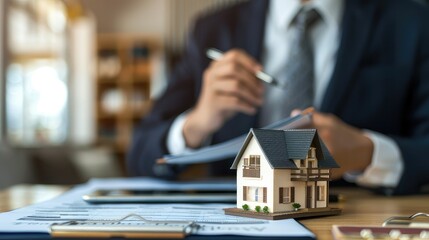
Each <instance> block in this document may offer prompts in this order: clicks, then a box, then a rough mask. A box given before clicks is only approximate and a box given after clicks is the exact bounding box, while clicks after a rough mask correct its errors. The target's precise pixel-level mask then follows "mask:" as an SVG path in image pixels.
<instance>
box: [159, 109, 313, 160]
mask: <svg viewBox="0 0 429 240" xmlns="http://www.w3.org/2000/svg"><path fill="white" fill-rule="evenodd" d="M310 124H311V113H306V114H299V115H297V116H295V117H290V118H286V119H283V120H280V121H278V122H275V123H273V124H270V125H268V126H266V127H264V129H275V130H286V129H292V128H304V127H308V126H310ZM245 139H246V135H242V136H239V137H236V138H233V139H231V140H229V141H226V142H223V143H218V144H216V145H212V146H208V147H205V148H202V149H200V150H196V151H192V152H188V153H185V154H179V155H167V156H164V157H163V158H162V159H160V160H159V161H158V162H159V163H162V164H193V163H208V162H214V161H219V160H224V159H227V158H232V157H234V156H235V155H236V154H237V153H238V151H239V150H240V148H241V146H242V145H243V142H244V140H245Z"/></svg>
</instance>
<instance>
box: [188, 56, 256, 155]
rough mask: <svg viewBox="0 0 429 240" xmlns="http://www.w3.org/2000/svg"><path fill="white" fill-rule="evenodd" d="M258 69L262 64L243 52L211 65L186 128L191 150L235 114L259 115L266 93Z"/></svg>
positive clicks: (205, 74) (206, 71)
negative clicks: (256, 75) (258, 109)
mask: <svg viewBox="0 0 429 240" xmlns="http://www.w3.org/2000/svg"><path fill="white" fill-rule="evenodd" d="M259 70H261V65H259V64H258V63H257V62H256V61H255V60H254V59H253V58H252V57H250V56H249V55H247V54H246V53H245V52H243V51H241V50H230V51H228V52H226V53H225V55H224V56H223V57H222V58H221V59H219V60H218V61H213V62H212V63H211V64H210V66H209V68H207V69H206V70H205V72H204V76H203V86H202V91H201V95H200V98H199V99H198V102H197V105H196V106H195V108H194V109H193V110H192V111H191V112H190V113H189V115H188V117H187V119H186V122H185V124H184V127H183V136H184V138H185V141H186V145H187V146H188V147H191V148H196V147H199V146H201V144H202V143H203V142H204V141H205V140H206V139H207V138H208V137H209V136H210V135H211V134H212V133H214V132H215V131H217V130H218V129H219V128H221V127H222V126H223V124H224V123H225V122H226V121H227V120H228V119H230V118H231V117H233V116H234V115H235V114H237V113H245V114H249V115H251V114H255V113H256V111H257V108H258V107H259V106H261V104H262V101H263V92H264V89H263V85H262V83H261V82H260V81H259V80H258V79H257V78H256V77H255V73H256V72H257V71H259Z"/></svg>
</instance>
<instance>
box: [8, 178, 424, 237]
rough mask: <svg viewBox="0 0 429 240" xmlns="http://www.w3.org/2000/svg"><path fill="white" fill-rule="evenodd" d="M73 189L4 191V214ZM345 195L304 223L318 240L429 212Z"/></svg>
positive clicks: (420, 204) (360, 194) (415, 201)
mask: <svg viewBox="0 0 429 240" xmlns="http://www.w3.org/2000/svg"><path fill="white" fill-rule="evenodd" d="M67 189H69V187H64V186H47V185H18V186H15V187H12V188H9V189H7V190H4V191H1V192H0V211H8V210H11V209H15V208H18V207H23V206H26V205H28V204H33V203H36V202H40V201H43V200H46V199H49V198H52V197H55V196H57V195H59V194H61V193H63V192H65V191H66V190H67ZM331 191H332V192H334V193H341V194H343V195H344V196H345V198H346V200H345V201H344V202H340V203H335V204H331V206H333V207H340V208H342V209H343V214H342V215H339V216H333V217H323V218H312V219H306V220H301V223H303V224H304V225H305V226H307V227H308V228H309V229H310V230H311V231H313V232H314V233H315V234H316V236H317V239H321V240H324V239H332V234H331V227H332V225H334V224H339V225H346V224H347V225H349V224H350V225H351V224H361V225H377V226H379V225H381V223H382V222H383V221H384V220H385V219H386V218H388V217H390V216H392V215H405V216H409V215H411V214H414V213H416V212H428V211H429V195H420V196H405V197H384V196H378V195H374V194H372V193H371V192H369V191H365V190H362V189H340V188H337V189H334V188H331Z"/></svg>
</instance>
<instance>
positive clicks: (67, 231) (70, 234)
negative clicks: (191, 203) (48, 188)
mask: <svg viewBox="0 0 429 240" xmlns="http://www.w3.org/2000/svg"><path fill="white" fill-rule="evenodd" d="M133 218H134V220H133ZM136 219H137V220H136ZM198 228H199V225H198V224H196V223H194V222H192V221H152V220H148V219H145V218H143V217H142V216H140V215H137V214H129V215H127V216H125V217H123V218H121V219H119V220H112V221H109V220H108V221H104V220H93V221H68V222H64V223H60V224H52V225H51V227H50V234H51V236H52V237H54V238H82V237H85V238H111V237H121V238H151V239H156V238H172V239H181V238H185V237H186V236H188V235H190V234H191V233H192V232H193V231H194V230H196V229H198Z"/></svg>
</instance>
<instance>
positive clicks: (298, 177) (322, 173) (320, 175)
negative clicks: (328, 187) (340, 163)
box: [291, 169, 330, 181]
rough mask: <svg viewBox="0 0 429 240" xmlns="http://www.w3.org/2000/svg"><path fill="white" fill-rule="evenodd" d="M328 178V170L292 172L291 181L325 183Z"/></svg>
mask: <svg viewBox="0 0 429 240" xmlns="http://www.w3.org/2000/svg"><path fill="white" fill-rule="evenodd" d="M329 178H330V174H329V170H316V169H313V170H293V171H292V172H291V180H292V181H325V180H326V181H327V180H329Z"/></svg>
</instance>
